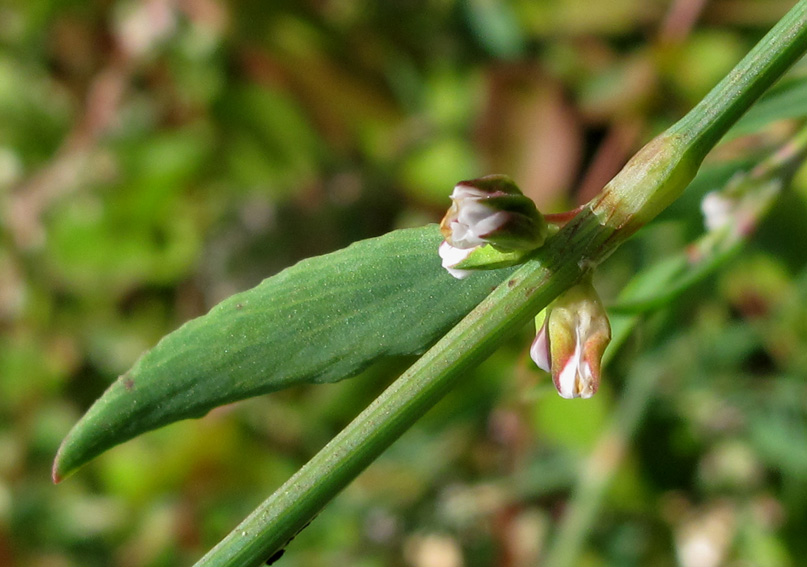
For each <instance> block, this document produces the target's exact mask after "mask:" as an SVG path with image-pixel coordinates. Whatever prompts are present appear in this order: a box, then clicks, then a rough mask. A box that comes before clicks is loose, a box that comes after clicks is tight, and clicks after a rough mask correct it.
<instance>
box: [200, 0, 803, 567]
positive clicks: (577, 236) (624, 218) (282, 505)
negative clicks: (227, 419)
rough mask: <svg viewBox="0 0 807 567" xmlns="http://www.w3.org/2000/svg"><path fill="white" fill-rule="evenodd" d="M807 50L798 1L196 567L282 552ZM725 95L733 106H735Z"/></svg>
mask: <svg viewBox="0 0 807 567" xmlns="http://www.w3.org/2000/svg"><path fill="white" fill-rule="evenodd" d="M805 49H807V1H802V2H799V4H798V5H797V6H796V7H795V8H793V10H791V12H789V13H788V14H787V15H786V16H785V17H784V18H783V20H782V22H780V23H779V24H777V26H776V27H775V28H774V29H773V30H772V31H771V32H770V33H769V34H768V35H767V36H766V37H765V38H764V39H763V40H762V42H761V43H760V45H759V46H757V47H756V48H755V49H754V50H753V51H752V52H751V53H750V54H749V56H748V57H746V58H745V59H744V60H743V61H742V62H741V63H740V64H739V65H738V67H737V69H736V70H735V71H732V73H731V74H730V75H729V76H728V77H727V78H726V79H725V80H724V81H723V82H722V83H720V85H718V87H716V92H715V93H714V94H710V95H709V97H707V99H709V100H710V101H711V102H710V103H709V104H708V105H705V104H701V105H698V106H697V107H696V108H695V109H693V111H692V112H691V113H690V114H689V115H687V117H685V118H684V119H683V120H682V121H681V122H679V123H678V124H676V125H675V126H673V127H672V128H671V129H670V130H669V131H668V132H666V133H665V134H662V135H661V136H659V137H657V138H656V139H655V140H653V141H652V142H651V143H650V144H648V145H647V146H646V147H645V148H643V150H642V151H640V152H639V153H638V154H637V155H636V157H634V158H633V159H632V160H631V161H630V162H629V163H628V165H627V166H626V167H625V169H623V171H622V172H621V173H620V174H619V175H617V177H616V178H614V180H613V181H612V182H611V183H609V184H608V186H607V187H606V189H605V190H604V191H603V193H602V194H601V195H600V196H598V197H597V198H595V199H594V200H593V201H592V202H591V203H590V204H589V205H588V206H586V207H584V208H583V209H582V210H581V212H580V213H579V214H578V215H577V216H575V218H574V219H572V220H571V221H570V222H569V223H568V224H567V225H566V226H564V227H563V229H561V230H560V231H559V232H558V233H557V234H556V235H555V236H553V237H552V238H550V239H549V240H548V241H547V243H546V244H545V246H544V247H543V248H542V249H541V250H540V251H539V252H538V254H537V255H536V257H535V258H534V259H532V260H530V261H529V262H527V263H526V264H525V265H524V266H523V267H522V268H520V269H519V270H518V271H517V272H515V273H514V274H513V275H512V276H511V277H510V278H508V280H507V281H505V282H503V283H502V284H501V285H500V286H499V287H497V288H496V289H495V290H494V291H493V292H492V293H491V295H490V296H489V297H488V298H487V299H486V300H485V301H483V302H482V303H481V304H480V305H479V306H478V307H477V308H476V309H474V310H473V311H472V312H471V313H469V314H468V316H467V317H465V319H463V320H462V321H461V322H460V323H459V324H458V325H457V326H456V327H455V328H453V329H452V330H451V331H450V332H449V333H447V334H446V335H445V336H444V337H443V338H442V339H441V340H440V341H439V342H438V343H437V344H436V345H435V346H434V347H432V349H430V350H429V351H428V352H427V353H426V354H424V355H423V356H422V357H421V358H420V359H419V360H418V361H417V362H416V363H415V364H414V365H413V366H412V367H411V368H410V369H409V370H407V372H405V373H404V374H403V375H402V376H401V377H400V378H399V379H398V380H397V381H396V382H395V383H394V384H392V385H391V386H390V387H389V388H388V389H387V390H386V391H385V392H384V393H383V394H382V395H381V396H379V397H378V399H377V400H376V401H375V402H373V403H372V404H371V405H370V406H369V407H368V408H367V409H366V410H365V411H363V412H362V413H361V414H360V415H359V416H358V417H357V418H356V419H355V420H354V421H353V422H352V423H350V424H349V425H348V426H347V427H346V428H345V430H344V431H342V432H341V433H340V434H339V435H338V436H337V437H335V438H334V439H333V440H332V441H331V442H330V443H328V445H326V446H325V447H324V448H323V449H322V450H321V451H320V452H319V453H318V454H317V455H315V456H314V457H313V458H312V459H311V460H310V461H309V462H308V463H307V464H306V465H304V466H303V468H301V469H300V470H299V471H298V472H297V473H296V474H295V475H294V476H292V478H291V479H289V481H288V482H286V483H285V484H284V485H283V486H281V487H280V488H279V489H278V490H277V491H276V492H275V493H274V494H273V495H272V496H270V497H269V498H268V499H267V500H266V501H265V502H264V503H263V504H261V506H260V507H259V508H258V509H257V510H255V511H254V512H253V513H252V514H251V515H250V516H249V517H248V518H247V519H246V520H244V521H243V522H242V523H241V524H240V525H239V526H238V527H237V528H236V529H235V530H234V531H233V532H232V533H230V534H229V535H228V536H227V537H226V538H225V539H224V540H222V541H221V542H220V543H219V544H218V545H217V546H216V547H215V548H213V549H212V550H211V551H210V552H209V553H208V554H207V555H206V556H205V557H203V558H202V559H201V560H200V561H199V563H197V566H198V567H203V566H205V567H210V566H217V567H223V566H228V567H235V566H238V567H250V566H258V565H260V564H262V563H263V562H264V561H266V560H267V559H268V558H270V557H271V556H272V555H273V554H274V553H275V552H277V551H278V550H280V549H282V548H283V546H284V545H285V544H286V542H287V541H288V540H289V539H290V538H292V537H293V536H294V535H295V534H296V533H297V532H298V531H299V530H301V529H302V528H303V527H304V526H305V525H306V524H307V522H309V521H310V520H311V518H312V517H313V516H314V515H315V514H316V513H317V512H319V510H320V509H321V508H322V507H323V506H324V505H325V504H326V503H327V502H328V501H329V500H330V499H331V498H333V497H334V496H335V495H336V494H337V493H338V492H339V491H341V490H342V489H343V488H344V487H345V486H347V484H348V483H350V482H351V481H352V480H353V479H354V478H355V477H356V476H357V475H358V474H359V473H360V472H361V471H362V470H364V468H366V467H367V466H368V465H369V464H370V463H371V462H372V461H373V460H374V459H376V458H377V457H378V456H379V455H380V454H381V453H382V452H383V451H384V450H385V449H386V448H387V447H388V446H389V445H390V444H392V443H393V442H394V441H395V440H396V439H397V438H398V437H400V435H402V434H403V433H404V432H405V431H406V430H407V429H408V428H409V427H410V426H411V425H412V424H413V423H414V422H415V421H417V419H419V418H420V417H421V416H422V415H423V414H424V413H425V412H426V411H428V410H429V409H430V408H431V407H432V406H433V405H434V404H435V403H436V402H437V401H438V400H439V399H440V398H441V397H442V396H443V394H445V393H446V391H447V390H448V389H449V388H451V386H452V385H453V384H454V383H455V382H456V381H458V380H460V379H462V377H463V375H464V374H465V373H466V372H467V371H469V370H470V369H471V368H473V367H474V366H475V365H477V364H479V363H480V362H481V361H482V360H484V359H485V358H486V357H487V356H489V355H490V354H491V353H492V352H493V351H494V350H495V349H496V347H497V346H498V345H499V344H500V343H501V342H502V341H503V340H504V339H506V338H507V337H508V336H509V335H511V334H512V333H514V332H515V331H516V330H518V329H519V328H521V327H522V326H523V325H524V324H525V323H527V322H528V321H530V320H531V319H532V317H533V316H534V315H535V314H536V313H537V312H538V311H540V310H541V309H543V308H544V307H546V305H547V304H548V303H549V302H550V301H551V300H552V299H554V298H555V297H556V296H557V295H558V294H560V293H561V292H562V291H564V290H565V289H567V288H568V287H570V286H571V285H573V284H574V283H575V282H576V281H577V280H578V279H579V278H580V277H581V276H582V275H583V273H585V272H586V271H588V270H590V269H591V268H593V267H594V266H596V265H597V264H598V263H600V262H601V261H602V260H604V259H605V258H606V257H608V256H609V255H610V254H611V253H612V252H613V251H614V250H615V249H616V248H617V247H618V246H619V245H620V244H621V243H622V242H623V241H624V240H625V239H627V238H628V237H629V236H631V235H632V234H633V233H634V232H635V231H636V230H638V228H639V227H640V226H641V225H642V224H644V223H646V222H648V221H649V220H650V219H652V218H653V217H654V216H655V215H656V214H658V212H660V211H661V210H663V209H664V208H665V207H666V206H667V205H669V203H671V202H672V200H674V199H675V198H676V197H677V196H678V195H680V193H681V192H682V191H683V190H684V188H685V187H686V186H687V185H688V184H689V182H690V181H691V179H692V177H693V176H694V175H695V172H696V171H697V169H698V167H699V165H700V162H701V160H702V159H703V156H705V154H706V152H707V151H708V149H710V148H711V147H712V145H714V144H715V143H716V142H717V140H718V139H719V138H720V136H721V135H722V134H723V133H724V132H725V131H726V129H727V128H728V127H729V126H730V125H731V124H733V123H734V121H736V120H737V119H738V118H739V117H740V115H741V114H742V113H743V112H744V111H745V110H746V109H747V108H748V106H750V105H751V103H752V102H753V101H754V100H756V98H757V97H758V96H759V95H760V94H761V93H762V92H763V90H764V89H765V88H766V87H768V86H770V85H771V84H772V83H773V82H774V81H775V80H776V79H777V78H778V77H779V76H780V75H781V73H783V72H784V71H785V69H786V68H787V67H789V66H790V65H791V64H792V63H793V62H795V60H796V59H797V58H798V57H799V56H800V54H801V53H803V52H804V50H805ZM729 95H731V96H733V97H734V99H733V100H732V101H731V103H730V104H729V103H726V97H727V96H729ZM686 124H689V126H688V127H686ZM688 128H690V129H691V132H690V131H689V130H688ZM435 255H436V251H435Z"/></svg>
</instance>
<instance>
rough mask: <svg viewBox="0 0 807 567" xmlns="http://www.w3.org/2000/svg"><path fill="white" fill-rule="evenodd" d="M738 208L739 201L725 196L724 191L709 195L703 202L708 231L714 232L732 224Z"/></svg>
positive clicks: (702, 209) (702, 208)
mask: <svg viewBox="0 0 807 567" xmlns="http://www.w3.org/2000/svg"><path fill="white" fill-rule="evenodd" d="M736 208H737V200H736V199H733V198H731V197H727V196H726V195H724V193H723V191H712V192H711V193H707V194H706V195H705V196H704V197H703V200H702V201H701V213H703V224H704V225H705V226H706V230H708V231H709V232H714V231H716V230H720V229H721V228H723V227H724V226H727V225H729V224H731V222H732V220H733V218H734V213H735V210H736Z"/></svg>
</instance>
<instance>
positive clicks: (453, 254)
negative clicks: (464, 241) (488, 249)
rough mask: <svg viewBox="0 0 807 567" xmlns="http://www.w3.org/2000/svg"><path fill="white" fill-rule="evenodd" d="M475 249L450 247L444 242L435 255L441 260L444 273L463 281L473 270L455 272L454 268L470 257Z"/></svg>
mask: <svg viewBox="0 0 807 567" xmlns="http://www.w3.org/2000/svg"><path fill="white" fill-rule="evenodd" d="M474 250H475V248H457V247H455V246H451V245H450V244H449V243H448V242H446V241H445V240H444V241H443V243H442V244H440V248H438V249H437V253H438V254H439V255H440V258H442V259H443V267H444V268H445V269H446V271H447V272H448V273H449V274H451V275H452V276H454V277H455V278H457V279H458V280H461V279H465V278H467V277H468V276H470V275H471V274H472V273H473V270H456V269H454V266H456V265H457V264H459V263H460V262H462V261H463V260H465V259H466V258H467V257H468V256H470V255H471V252H473V251H474Z"/></svg>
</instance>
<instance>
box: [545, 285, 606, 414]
mask: <svg viewBox="0 0 807 567" xmlns="http://www.w3.org/2000/svg"><path fill="white" fill-rule="evenodd" d="M535 326H536V336H535V340H534V341H533V343H532V347H531V348H530V357H531V358H532V359H533V361H535V364H537V365H538V367H539V368H541V369H542V370H545V371H546V372H549V373H550V374H552V381H553V382H554V383H555V388H557V390H558V394H560V395H561V396H562V397H564V398H590V397H591V396H593V395H594V394H595V393H596V392H597V388H598V387H599V384H600V367H601V364H602V355H603V352H605V347H606V346H608V343H609V342H610V341H611V325H610V324H609V322H608V314H607V313H606V311H605V308H604V307H603V305H602V302H601V301H600V298H599V297H598V296H597V292H596V291H595V290H594V287H593V286H592V285H591V281H590V278H589V279H587V280H586V281H583V282H581V283H579V284H577V285H575V286H574V287H571V288H569V289H568V290H566V291H565V292H564V293H563V294H561V295H560V296H559V297H558V298H557V299H555V301H553V302H552V304H551V305H549V307H547V308H546V309H545V310H544V311H542V312H541V313H540V314H539V315H538V317H536V321H535Z"/></svg>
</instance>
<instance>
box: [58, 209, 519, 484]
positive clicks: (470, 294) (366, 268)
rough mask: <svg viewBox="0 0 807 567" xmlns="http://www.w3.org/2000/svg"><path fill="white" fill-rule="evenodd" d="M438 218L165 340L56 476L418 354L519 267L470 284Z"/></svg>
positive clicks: (80, 437) (129, 376)
mask: <svg viewBox="0 0 807 567" xmlns="http://www.w3.org/2000/svg"><path fill="white" fill-rule="evenodd" d="M441 238H442V237H441V236H440V233H439V231H438V229H437V227H436V226H435V225H431V226H427V227H424V228H418V229H408V230H399V231H395V232H392V233H390V234H387V235H385V236H382V237H380V238H375V239H371V240H365V241H362V242H359V243H356V244H354V245H352V246H350V247H348V248H346V249H344V250H340V251H338V252H334V253H332V254H328V255H326V256H320V257H317V258H312V259H309V260H304V261H302V262H300V263H299V264H297V265H295V266H293V267H291V268H288V269H287V270H284V271H283V272H281V273H279V274H277V275H276V276H274V277H271V278H269V279H267V280H265V281H264V282H263V283H261V284H260V285H258V286H257V287H255V288H253V289H251V290H249V291H246V292H243V293H240V294H237V295H234V296H232V297H230V298H229V299H227V300H225V301H223V302H222V303H220V304H219V305H218V306H216V307H214V308H213V309H212V310H211V311H210V313H208V314H207V315H204V316H202V317H199V318H197V319H194V320H192V321H190V322H188V323H186V324H185V325H184V326H182V327H181V328H179V329H178V330H176V331H174V332H173V333H171V334H169V335H168V336H166V337H165V338H163V339H162V340H161V341H160V342H159V343H158V344H157V345H156V346H155V347H154V348H153V349H151V350H150V351H148V352H146V353H145V354H144V355H143V356H142V357H141V358H140V359H139V360H138V361H137V363H136V364H135V365H134V366H133V367H132V369H131V370H129V371H128V372H127V373H125V374H124V375H122V376H121V377H120V378H118V380H117V381H116V382H115V383H114V384H112V386H110V388H109V389H108V390H107V391H106V393H105V394H104V395H103V396H102V397H101V398H100V399H99V400H98V401H97V402H96V403H95V404H94V405H93V406H92V407H91V408H90V410H89V411H88V412H87V414H86V415H85V416H84V418H83V419H82V420H81V421H80V422H79V423H78V424H77V425H76V426H75V427H74V428H73V430H72V431H71V432H70V434H69V435H68V437H67V438H66V439H65V441H64V443H63V444H62V447H61V449H60V451H59V454H58V456H57V459H56V463H55V464H54V479H56V480H58V479H61V478H63V477H64V476H65V475H66V474H69V473H70V472H72V471H73V470H75V469H76V468H77V467H79V466H81V465H82V464H83V463H85V462H87V461H88V460H90V459H91V458H93V457H95V456H96V455H98V454H99V453H101V452H103V451H105V450H106V449H108V448H110V447H112V446H114V445H117V444H119V443H122V442H123V441H126V440H128V439H131V438H132V437H135V436H136V435H138V434H140V433H143V432H145V431H148V430H151V429H155V428H157V427H160V426H162V425H165V424H168V423H171V422H174V421H177V420H180V419H185V418H191V417H200V416H202V415H204V414H206V413H207V412H208V411H209V410H210V409H212V408H214V407H216V406H220V405H222V404H226V403H229V402H233V401H236V400H242V399H244V398H248V397H251V396H255V395H258V394H263V393H266V392H272V391H275V390H279V389H281V388H286V387H288V386H292V385H295V384H300V383H304V382H332V381H336V380H341V379H342V378H346V377H349V376H352V375H355V374H356V373H357V372H359V371H360V370H362V369H363V368H365V367H366V366H367V365H369V364H370V363H372V362H373V361H374V360H376V359H378V358H379V357H382V356H387V355H405V354H418V353H421V352H423V351H424V350H425V349H426V348H427V347H429V346H430V345H431V344H432V343H434V342H435V341H436V339H438V338H439V337H440V336H441V335H443V334H444V333H445V332H446V331H447V330H448V329H450V328H451V327H452V326H453V325H454V324H455V323H456V322H457V321H459V320H460V319H461V318H462V317H463V316H464V315H465V314H466V313H468V312H469V311H470V310H471V309H472V308H473V307H474V306H476V305H477V304H478V303H479V302H480V301H481V300H482V299H484V298H485V296H487V295H488V294H489V293H490V291H491V289H493V288H494V287H495V286H496V285H497V284H498V283H500V282H501V281H502V280H504V278H506V277H507V276H508V275H509V274H510V272H511V271H512V269H505V270H493V271H483V272H480V273H478V274H475V275H474V277H472V278H467V279H465V280H462V281H458V280H455V279H454V278H452V277H451V276H449V275H448V274H447V273H446V271H445V270H443V269H442V267H441V266H440V258H439V257H438V255H437V246H438V245H439V243H440V241H441Z"/></svg>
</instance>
